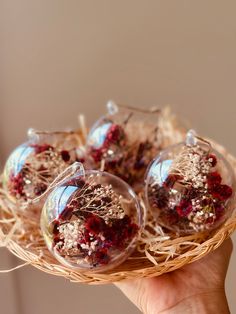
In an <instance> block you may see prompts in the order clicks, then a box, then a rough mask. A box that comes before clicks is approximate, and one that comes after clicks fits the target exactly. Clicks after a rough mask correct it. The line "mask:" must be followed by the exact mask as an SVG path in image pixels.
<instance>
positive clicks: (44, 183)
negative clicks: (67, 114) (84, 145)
mask: <svg viewBox="0 0 236 314" xmlns="http://www.w3.org/2000/svg"><path fill="white" fill-rule="evenodd" d="M28 136H29V140H28V141H27V142H26V143H24V144H22V145H20V146H18V147H17V148H16V149H15V150H14V151H13V152H12V154H11V155H10V156H9V158H8V160H7V162H6V165H5V168H4V172H3V186H4V188H5V190H6V191H8V194H9V196H10V198H11V200H13V201H14V202H20V203H27V202H28V201H31V200H33V199H35V198H37V197H39V196H40V195H42V194H43V193H44V192H45V191H46V190H47V188H48V186H49V185H50V184H51V183H52V182H53V180H54V179H55V178H56V177H57V176H58V175H59V174H60V173H61V172H62V171H63V170H64V169H65V168H67V167H68V166H69V165H71V164H72V163H73V162H75V161H80V162H84V158H80V156H78V153H77V148H78V146H79V142H78V136H77V135H76V132H74V131H73V132H42V131H36V130H33V129H29V131H28Z"/></svg>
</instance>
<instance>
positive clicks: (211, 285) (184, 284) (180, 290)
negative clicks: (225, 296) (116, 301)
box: [118, 241, 232, 313]
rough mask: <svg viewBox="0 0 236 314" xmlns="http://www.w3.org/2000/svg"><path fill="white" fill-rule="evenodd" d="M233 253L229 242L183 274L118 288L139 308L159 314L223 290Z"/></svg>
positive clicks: (178, 272) (144, 280)
mask: <svg viewBox="0 0 236 314" xmlns="http://www.w3.org/2000/svg"><path fill="white" fill-rule="evenodd" d="M231 250H232V243H231V242H230V241H227V242H226V243H225V244H224V245H223V246H222V247H220V248H219V249H217V250H216V251H215V252H212V253H210V254H209V255H207V256H206V257H205V258H203V259H200V260H199V261H196V262H194V263H192V264H189V265H187V266H185V267H183V268H180V269H179V270H176V271H174V272H171V273H167V274H164V275H162V276H159V277H154V278H146V279H137V280H134V281H132V282H131V281H130V282H126V283H120V284H118V286H119V287H120V288H121V290H123V292H125V293H126V294H127V295H128V296H129V297H130V299H131V300H132V301H133V302H134V303H136V304H138V305H139V307H143V304H145V307H146V309H149V310H148V313H152V311H151V310H150V309H153V308H154V309H155V313H159V312H161V311H163V310H165V309H168V308H171V307H173V306H175V305H176V304H178V303H179V302H181V301H182V300H184V299H187V298H189V297H192V296H196V295H201V294H209V293H211V292H216V290H223V289H224V278H225V275H226V271H227V266H228V262H229V256H230V253H229V254H228V252H230V251H231ZM227 251H228V252H227ZM140 305H141V306H140ZM153 313H154V312H153Z"/></svg>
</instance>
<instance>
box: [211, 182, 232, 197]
mask: <svg viewBox="0 0 236 314" xmlns="http://www.w3.org/2000/svg"><path fill="white" fill-rule="evenodd" d="M210 193H211V195H212V196H213V197H214V198H217V199H219V200H221V201H226V200H227V199H229V198H230V197H231V196H232V194H233V190H232V188H231V187H230V186H228V185H226V184H221V185H215V186H213V187H212V188H211V189H210Z"/></svg>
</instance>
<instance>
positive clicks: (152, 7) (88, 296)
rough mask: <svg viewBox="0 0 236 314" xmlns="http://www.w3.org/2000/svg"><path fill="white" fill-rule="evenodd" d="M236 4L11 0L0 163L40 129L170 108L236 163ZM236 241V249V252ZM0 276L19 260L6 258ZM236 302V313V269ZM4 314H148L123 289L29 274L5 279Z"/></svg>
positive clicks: (232, 285)
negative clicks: (113, 111) (120, 111)
mask: <svg viewBox="0 0 236 314" xmlns="http://www.w3.org/2000/svg"><path fill="white" fill-rule="evenodd" d="M235 12H236V2H235V1H233V0H232V1H231V0H227V1H217V0H212V1H209V0H204V1H203V0H199V1H194V0H185V1H183V0H178V1H169V0H162V1H161V0H149V1H140V0H125V1H124V0H123V1H122V0H120V1H114V0H113V1H112V0H99V1H89V0H86V1H83V0H64V1H62V0H40V1H39V0H38V1H37V0H32V1H31V0H28V1H27V0H21V1H18V0H0V134H1V135H0V137H1V138H0V160H1V163H2V165H3V163H4V161H5V159H6V157H7V155H8V154H9V153H10V151H11V150H12V149H13V148H14V147H15V146H16V145H18V144H19V143H21V142H23V141H24V140H25V137H26V130H27V128H29V127H35V128H39V129H43V128H46V129H59V128H60V129H63V128H65V127H68V126H71V127H76V126H77V114H78V113H80V112H82V113H85V114H86V117H87V120H88V123H89V124H91V123H92V122H93V121H94V120H96V119H97V118H98V117H99V116H100V115H101V114H102V113H104V110H105V107H104V105H105V102H106V101H107V100H108V99H110V98H112V99H114V100H116V101H117V102H122V103H127V104H130V105H136V106H144V107H148V106H151V105H153V104H156V105H160V106H162V105H165V104H171V105H172V108H173V110H174V111H175V112H177V113H178V114H179V115H181V116H183V117H184V118H185V119H186V120H189V121H190V122H191V124H192V126H194V127H195V128H196V129H197V130H198V132H199V133H200V134H202V135H207V136H209V137H212V138H214V139H215V140H217V141H219V142H220V143H223V144H224V145H225V146H226V147H227V148H228V149H229V150H230V151H231V152H232V153H234V154H236V143H235V116H236V105H235V101H236V88H235V81H236V58H235V56H236V19H235ZM235 239H236V238H235V237H234V241H235ZM0 260H1V268H4V267H12V266H14V265H15V264H16V260H15V259H14V258H13V257H12V256H10V255H9V254H7V253H6V252H5V251H3V250H2V253H1V258H0ZM235 263H236V253H235V252H234V254H233V258H232V260H231V265H230V270H229V272H228V277H227V295H228V300H229V304H230V307H231V311H232V313H236V299H235V289H236V281H235V277H236V275H235V267H233V265H235ZM0 294H1V313H4V314H32V313H33V314H38V313H39V314H42V313H45V314H49V313H57V314H62V313H65V312H68V313H71V314H77V313H82V314H88V313H89V314H90V313H96V314H99V313H103V314H106V313H107V314H108V313H111V312H112V313H113V314H116V313H129V314H132V313H138V310H136V308H135V307H134V306H133V305H131V303H129V302H128V301H127V300H126V299H125V297H123V296H122V295H121V293H120V292H118V290H116V289H115V288H114V287H112V286H105V287H88V286H85V285H79V284H72V283H69V282H68V281H66V280H64V279H61V278H55V277H53V276H49V275H46V274H44V273H41V272H40V271H37V270H35V269H33V268H32V267H27V268H24V269H21V270H18V271H16V272H15V273H11V274H5V275H1V276H0Z"/></svg>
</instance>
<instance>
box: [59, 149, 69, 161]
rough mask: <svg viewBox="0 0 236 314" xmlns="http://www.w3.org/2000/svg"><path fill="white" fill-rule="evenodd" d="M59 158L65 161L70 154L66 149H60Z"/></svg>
mask: <svg viewBox="0 0 236 314" xmlns="http://www.w3.org/2000/svg"><path fill="white" fill-rule="evenodd" d="M61 158H62V159H63V160H64V161H65V162H68V161H69V160H70V154H69V152H68V151H67V150H62V151H61Z"/></svg>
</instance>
